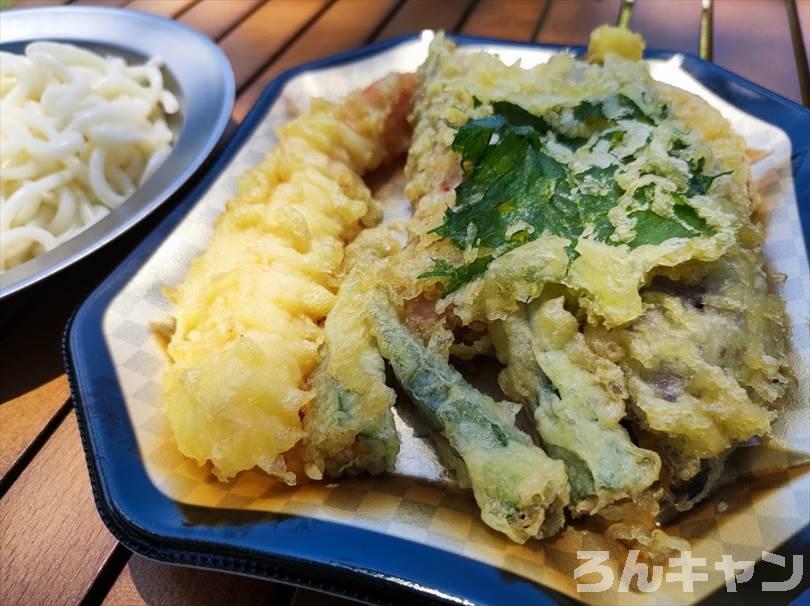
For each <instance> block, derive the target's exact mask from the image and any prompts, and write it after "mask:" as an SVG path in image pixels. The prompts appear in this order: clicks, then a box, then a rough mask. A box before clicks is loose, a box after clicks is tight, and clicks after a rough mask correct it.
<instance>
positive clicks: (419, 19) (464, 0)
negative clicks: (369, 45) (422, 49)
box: [375, 0, 473, 41]
mask: <svg viewBox="0 0 810 606" xmlns="http://www.w3.org/2000/svg"><path fill="white" fill-rule="evenodd" d="M471 8H473V3H472V0H444V1H443V2H434V1H433V0H407V2H405V4H403V5H402V7H401V8H400V9H399V10H398V11H397V13H396V15H394V16H393V18H392V19H391V20H390V21H389V22H388V23H387V24H386V26H385V27H384V28H383V29H382V30H381V31H380V33H379V34H378V35H377V37H376V38H375V40H376V41H381V40H390V39H391V38H396V37H398V36H404V35H405V34H412V33H414V32H418V31H421V30H423V29H435V30H439V29H441V30H445V31H448V32H452V31H455V30H456V28H457V27H459V26H460V25H462V24H463V21H464V18H465V17H466V15H467V14H469V10H470V9H471Z"/></svg>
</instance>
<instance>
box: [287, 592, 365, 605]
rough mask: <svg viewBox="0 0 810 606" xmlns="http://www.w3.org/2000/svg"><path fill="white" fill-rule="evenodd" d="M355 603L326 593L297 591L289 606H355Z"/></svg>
mask: <svg viewBox="0 0 810 606" xmlns="http://www.w3.org/2000/svg"><path fill="white" fill-rule="evenodd" d="M356 604H357V602H355V601H354V600H348V599H346V598H338V597H335V596H333V595H329V594H328V593H321V592H319V591H312V590H311V589H299V590H298V591H296V592H295V596H294V597H293V601H292V604H290V606H355V605H356Z"/></svg>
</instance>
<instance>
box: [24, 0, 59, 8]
mask: <svg viewBox="0 0 810 606" xmlns="http://www.w3.org/2000/svg"><path fill="white" fill-rule="evenodd" d="M67 2H68V0H17V2H15V3H14V6H13V8H34V7H37V6H59V5H61V4H66V3H67Z"/></svg>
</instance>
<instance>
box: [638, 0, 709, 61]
mask: <svg viewBox="0 0 810 606" xmlns="http://www.w3.org/2000/svg"><path fill="white" fill-rule="evenodd" d="M701 10H702V9H701V0H636V2H635V4H634V5H633V13H632V16H631V17H630V29H632V30H634V31H637V32H639V33H640V34H642V35H643V36H644V41H645V42H646V43H647V46H648V47H649V48H663V49H668V50H677V51H686V52H688V53H692V54H695V55H697V54H698V52H699V50H700V48H699V46H700V13H701Z"/></svg>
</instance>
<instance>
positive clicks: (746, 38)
mask: <svg viewBox="0 0 810 606" xmlns="http://www.w3.org/2000/svg"><path fill="white" fill-rule="evenodd" d="M713 38H714V57H713V59H714V61H715V63H717V64H718V65H722V66H723V67H725V68H726V69H729V70H731V71H733V72H736V73H738V74H740V75H741V76H743V77H744V78H748V79H749V80H751V81H752V82H756V83H757V84H760V85H762V86H764V87H765V88H769V89H771V90H773V91H774V92H777V93H779V94H780V95H783V96H785V97H787V98H788V99H793V100H794V101H796V102H797V103H801V92H800V90H799V78H798V72H797V71H796V63H795V61H794V57H793V43H792V41H791V37H790V26H789V24H788V16H787V10H786V8H785V3H784V2H782V1H777V2H774V1H772V0H717V1H715V3H714V32H713Z"/></svg>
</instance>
